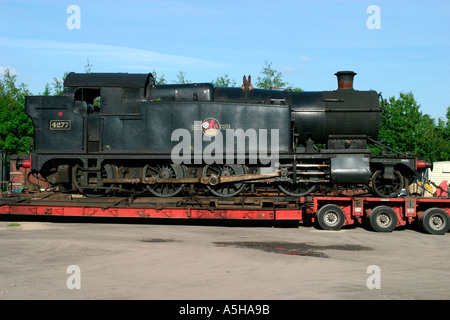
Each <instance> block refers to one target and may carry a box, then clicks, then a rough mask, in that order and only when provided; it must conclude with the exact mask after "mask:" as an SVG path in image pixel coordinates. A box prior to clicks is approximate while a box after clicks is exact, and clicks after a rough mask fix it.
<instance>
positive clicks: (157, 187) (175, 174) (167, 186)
mask: <svg viewBox="0 0 450 320" xmlns="http://www.w3.org/2000/svg"><path fill="white" fill-rule="evenodd" d="M142 177H143V178H144V179H145V178H150V177H155V178H157V179H184V178H185V177H186V169H185V167H184V166H183V165H176V164H158V165H145V166H144V169H143V171H142ZM183 188H184V184H180V183H155V184H148V185H147V189H148V190H149V191H150V192H151V193H152V194H153V195H155V196H157V197H162V198H168V197H173V196H176V195H177V194H179V193H180V192H181V191H182V190H183Z"/></svg>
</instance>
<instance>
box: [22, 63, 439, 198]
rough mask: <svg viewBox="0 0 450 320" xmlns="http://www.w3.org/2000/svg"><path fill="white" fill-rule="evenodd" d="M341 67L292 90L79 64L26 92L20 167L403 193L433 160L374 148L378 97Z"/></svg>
mask: <svg viewBox="0 0 450 320" xmlns="http://www.w3.org/2000/svg"><path fill="white" fill-rule="evenodd" d="M335 75H336V76H337V79H338V88H337V89H336V90H334V91H319V92H293V91H289V90H277V89H272V90H264V89H256V88H254V87H253V86H252V84H251V77H250V76H249V77H248V79H247V78H246V77H245V76H244V77H243V84H242V86H241V87H235V88H224V87H215V86H214V85H213V84H211V83H195V84H171V85H158V84H156V83H155V80H154V78H153V76H152V74H125V73H89V74H80V73H70V74H69V75H68V76H67V78H66V79H65V82H64V92H63V93H62V94H61V95H59V96H29V97H26V100H25V111H26V113H27V114H28V115H29V116H30V117H31V119H32V120H33V124H34V132H35V133H34V145H33V147H34V150H33V152H32V153H31V154H30V160H26V161H23V162H22V163H21V165H22V166H26V167H31V168H32V170H33V171H34V172H37V173H40V175H41V176H42V177H43V178H44V179H46V180H47V181H48V182H49V183H51V184H53V185H55V186H57V187H59V189H61V190H70V191H73V190H78V191H79V192H80V193H82V194H85V195H87V196H106V195H112V194H116V193H118V192H135V193H136V192H137V193H141V192H147V191H148V192H150V193H151V194H153V195H155V196H158V197H171V196H176V195H178V194H180V193H182V192H191V193H196V192H208V193H211V194H213V195H215V196H218V197H232V196H236V195H238V194H241V193H242V192H255V190H257V189H258V188H263V189H264V188H265V189H277V190H278V192H281V193H284V194H286V195H288V196H293V197H300V196H306V195H308V194H311V193H315V192H322V193H326V192H327V191H330V190H334V189H337V188H344V189H357V188H363V189H367V190H369V191H370V192H371V193H372V194H373V195H375V196H378V197H387V198H389V197H397V196H398V195H399V194H400V192H401V191H402V189H403V188H406V187H407V185H408V184H409V182H411V181H412V180H413V179H414V178H415V176H416V174H417V172H418V171H420V170H424V169H426V168H428V167H430V166H431V164H430V163H429V162H426V161H423V160H418V159H416V157H414V156H408V155H405V154H401V153H398V152H391V150H390V149H389V148H387V149H386V150H387V151H386V152H382V153H381V155H377V156H375V155H374V153H373V151H372V150H371V149H370V148H369V145H370V144H378V145H381V144H380V143H379V142H378V141H377V139H378V130H379V126H380V112H381V109H382V103H380V96H379V95H378V93H377V92H375V91H358V90H354V89H353V78H354V76H355V75H356V73H354V72H352V71H340V72H337V73H336V74H335ZM381 100H382V99H381ZM381 146H382V145H381Z"/></svg>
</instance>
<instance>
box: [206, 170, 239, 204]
mask: <svg viewBox="0 0 450 320" xmlns="http://www.w3.org/2000/svg"><path fill="white" fill-rule="evenodd" d="M246 172H247V170H246V169H245V166H242V165H237V164H223V165H217V164H213V165H206V166H205V167H204V168H203V177H205V178H211V176H215V177H219V179H220V177H230V176H235V175H242V174H246ZM207 188H208V189H209V191H211V193H212V194H214V195H216V196H218V197H234V196H236V195H238V194H239V193H241V192H242V191H243V190H244V188H245V183H243V182H225V183H218V184H208V185H207Z"/></svg>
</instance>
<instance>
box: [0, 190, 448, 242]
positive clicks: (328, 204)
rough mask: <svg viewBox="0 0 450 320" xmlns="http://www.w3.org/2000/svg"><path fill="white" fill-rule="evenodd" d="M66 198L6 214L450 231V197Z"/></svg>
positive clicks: (25, 203) (3, 208) (3, 207)
mask: <svg viewBox="0 0 450 320" xmlns="http://www.w3.org/2000/svg"><path fill="white" fill-rule="evenodd" d="M66 197H69V199H64V198H63V199H61V198H57V199H56V200H55V199H53V198H52V197H51V196H48V195H45V196H39V195H29V196H20V195H16V196H15V197H11V196H5V195H3V196H2V197H1V198H0V215H13V214H14V215H34V216H39V215H42V216H66V217H77V216H87V217H123V218H125V217H129V218H133V217H134V218H171V219H236V220H274V221H278V220H296V221H299V222H317V224H318V225H319V226H320V227H321V228H322V229H325V230H340V229H341V228H342V227H343V226H348V225H353V224H354V223H355V222H356V221H357V222H359V223H362V222H363V220H366V221H367V222H368V223H369V225H370V227H371V228H372V229H373V230H375V231H378V232H391V231H393V230H394V229H395V228H396V227H399V226H404V225H406V224H410V223H412V222H419V224H420V225H421V227H422V228H423V229H424V230H425V231H426V232H427V233H430V234H445V233H446V232H447V231H448V230H449V228H450V198H422V197H419V198H415V197H414V198H413V197H400V198H373V197H349V196H345V197H344V196H342V197H337V196H311V197H310V196H308V197H301V198H299V199H294V200H293V199H292V198H276V200H273V198H258V197H256V198H255V197H240V198H235V199H231V200H227V199H220V198H219V199H217V198H204V199H201V200H197V202H195V201H194V202H193V203H191V204H189V203H184V204H183V203H181V205H180V201H181V200H179V199H175V200H174V199H170V200H164V199H161V198H158V199H157V202H152V201H146V202H131V203H130V202H129V201H127V199H125V198H124V199H119V200H118V199H116V198H114V199H106V200H105V199H102V200H96V201H95V200H94V199H90V198H84V199H83V198H71V196H70V195H66ZM268 199H269V200H268ZM164 201H167V202H164ZM177 201H178V202H177ZM181 202H182V201H181Z"/></svg>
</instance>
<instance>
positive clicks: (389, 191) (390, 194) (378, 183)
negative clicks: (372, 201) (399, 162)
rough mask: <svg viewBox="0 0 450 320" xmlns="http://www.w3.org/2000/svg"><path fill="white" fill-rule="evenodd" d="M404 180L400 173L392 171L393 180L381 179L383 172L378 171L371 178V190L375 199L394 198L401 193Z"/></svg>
mask: <svg viewBox="0 0 450 320" xmlns="http://www.w3.org/2000/svg"><path fill="white" fill-rule="evenodd" d="M403 186H404V179H403V176H402V174H401V173H400V172H398V171H397V170H394V179H386V178H384V177H383V171H381V170H378V171H375V173H374V174H373V176H372V190H373V192H374V194H375V195H376V196H377V197H381V198H395V197H397V196H398V195H399V194H400V192H402V189H403Z"/></svg>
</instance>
